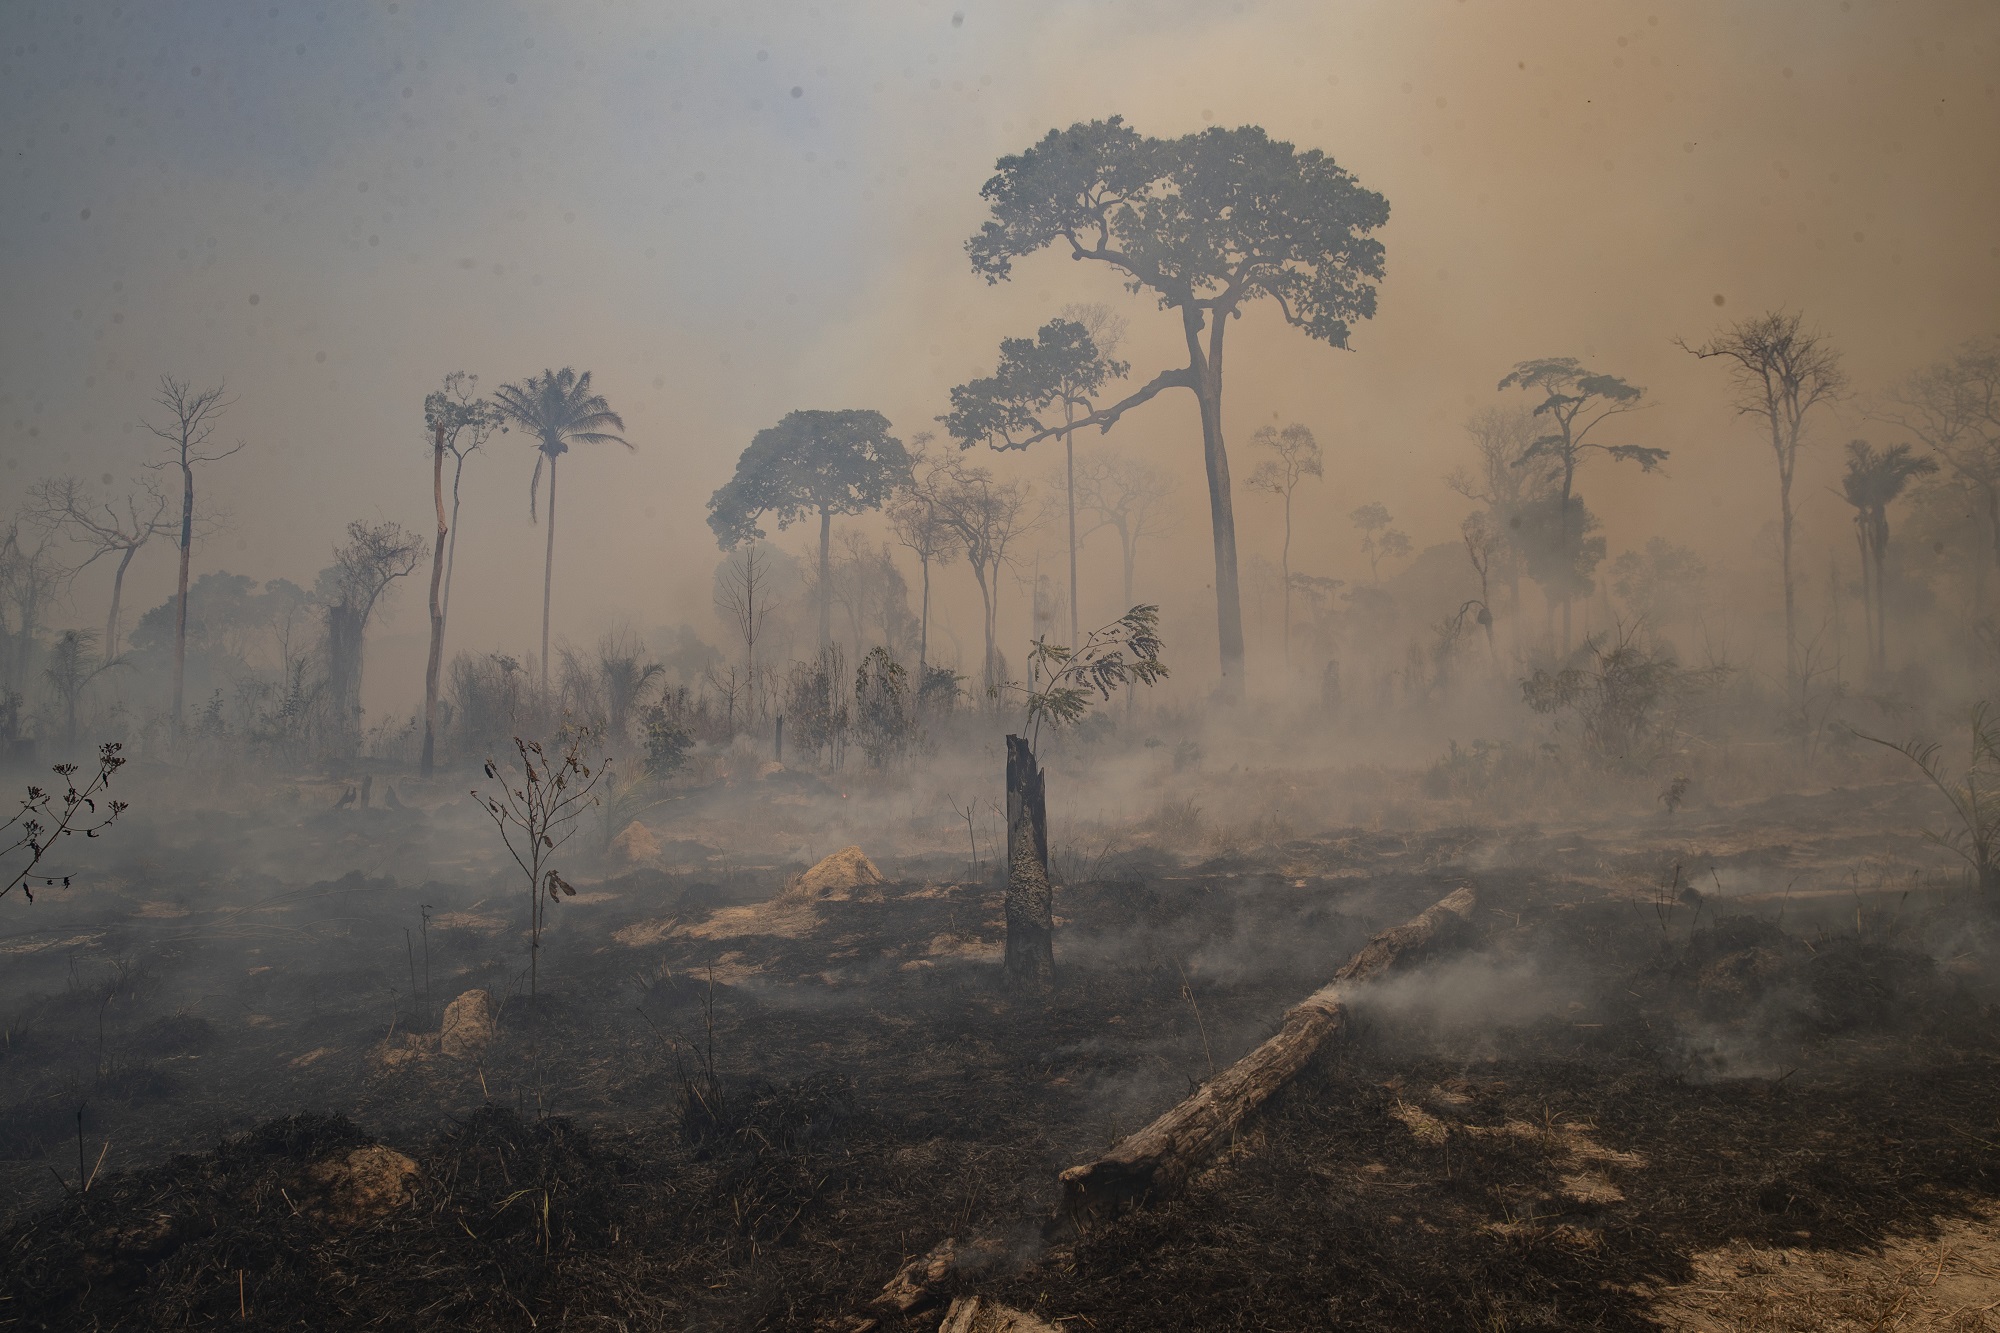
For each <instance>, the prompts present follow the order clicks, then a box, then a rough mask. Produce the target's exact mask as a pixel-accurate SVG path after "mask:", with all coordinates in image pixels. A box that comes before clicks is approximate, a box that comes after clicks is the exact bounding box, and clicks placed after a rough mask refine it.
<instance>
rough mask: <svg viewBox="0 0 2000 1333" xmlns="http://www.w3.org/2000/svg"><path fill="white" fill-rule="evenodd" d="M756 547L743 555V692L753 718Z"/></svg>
mask: <svg viewBox="0 0 2000 1333" xmlns="http://www.w3.org/2000/svg"><path fill="white" fill-rule="evenodd" d="M755 552H756V548H755V547H751V548H750V550H749V551H746V552H745V553H744V556H743V606H744V615H743V692H744V693H745V694H747V695H749V696H750V706H749V708H748V709H747V710H746V711H747V712H748V714H749V716H750V717H751V718H752V719H753V720H754V719H755V718H756V716H757V583H758V580H759V575H758V573H757V562H756V559H755Z"/></svg>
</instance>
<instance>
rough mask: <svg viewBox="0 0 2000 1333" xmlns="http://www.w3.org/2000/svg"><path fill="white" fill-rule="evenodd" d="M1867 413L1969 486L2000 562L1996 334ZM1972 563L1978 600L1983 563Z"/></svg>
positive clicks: (1919, 375) (1999, 359)
mask: <svg viewBox="0 0 2000 1333" xmlns="http://www.w3.org/2000/svg"><path fill="white" fill-rule="evenodd" d="M1871 415H1873V416H1874V417H1876V419H1878V420H1881V421H1886V422H1888V423H1889V424H1891V425H1894V426H1897V427H1900V428H1901V429H1903V430H1905V431H1907V432H1909V434H1911V435H1913V436H1915V437H1916V439H1917V440H1919V441H1920V442H1921V443H1922V444H1923V445H1924V446H1925V447H1926V448H1928V449H1930V450H1931V451H1932V452H1933V453H1935V454H1936V455H1937V456H1938V457H1939V458H1941V459H1943V460H1944V464H1945V466H1946V467H1948V468H1950V469H1951V470H1952V472H1953V473H1954V474H1956V475H1957V476H1958V477H1959V478H1960V479H1962V480H1963V481H1964V482H1965V483H1966V484H1967V485H1968V486H1970V487H1971V488H1972V490H1973V492H1974V493H1975V494H1976V495H1977V496H1978V497H1979V501H1980V508H1981V510H1982V512H1981V514H1980V518H1981V519H1982V520H1983V521H1984V523H1985V525H1986V538H1987V541H1988V542H1989V543H1991V548H1992V552H1991V553H1992V561H1993V563H1994V564H2000V338H1990V337H1989V338H1974V339H1973V340H1971V341H1970V342H1967V343H1965V344H1964V345H1963V346H1961V347H1960V348H1959V349H1958V350H1957V351H1955V352H1953V353H1952V354H1951V355H1950V356H1948V357H1946V358H1945V359H1943V360H1942V361H1938V362H1935V363H1934V364H1932V365H1929V366H1926V367H1924V368H1923V369H1922V370H1919V371H1917V372H1915V373H1914V374H1912V375H1909V376H1907V377H1906V378H1904V379H1903V380H1902V382H1900V383H1899V384H1897V385H1896V387H1895V388H1894V389H1893V390H1892V391H1891V392H1890V394H1889V399H1888V402H1887V403H1886V404H1884V405H1883V406H1881V407H1878V408H1877V409H1875V411H1874V412H1873V413H1871ZM1974 568H1975V570H1977V571H1978V577H1979V592H1980V600H1981V602H1982V603H1983V602H1984V600H1985V587H1986V582H1985V571H1986V568H1987V563H1986V562H1985V561H1980V562H1978V563H1977V564H1975V566H1974Z"/></svg>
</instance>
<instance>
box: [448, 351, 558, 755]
mask: <svg viewBox="0 0 2000 1333" xmlns="http://www.w3.org/2000/svg"><path fill="white" fill-rule="evenodd" d="M478 387H479V377H478V376H477V375H468V374H466V373H465V372H464V371H462V370H455V371H453V372H452V373H451V374H449V375H446V376H445V377H444V388H442V389H439V390H435V391H433V392H432V393H429V394H426V395H425V396H424V424H425V425H426V426H428V427H429V428H430V434H431V496H432V499H433V501H434V503H435V505H436V508H437V541H436V543H435V544H434V545H433V547H432V549H431V601H430V613H431V650H430V656H429V657H428V658H426V659H425V662H424V753H423V761H422V765H421V769H420V771H421V774H422V776H424V777H429V776H430V775H431V772H432V770H433V769H434V767H435V765H436V760H437V702H438V678H439V676H440V675H441V674H442V670H443V666H444V624H445V616H446V615H447V613H448V610H449V607H450V605H451V567H452V557H453V556H454V555H455V554H456V553H457V551H458V485H459V480H460V479H461V478H462V477H464V475H465V460H466V459H467V458H469V457H471V455H472V453H473V451H474V450H476V449H478V448H479V446H480V445H482V444H484V443H485V442H486V439H487V437H488V436H489V435H491V434H492V433H493V432H494V431H495V430H504V429H505V427H504V426H502V425H501V418H500V413H499V410H498V409H497V408H495V407H494V406H493V404H491V403H489V402H487V401H486V400H485V399H484V398H478V397H475V396H474V395H473V390H475V389H476V388H478ZM446 454H450V455H451V458H452V470H451V512H450V513H449V515H447V514H446V512H445V507H444V459H445V455H446ZM550 522H551V524H553V523H554V518H553V516H551V518H550Z"/></svg>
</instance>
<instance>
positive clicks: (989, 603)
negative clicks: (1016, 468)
mask: <svg viewBox="0 0 2000 1333" xmlns="http://www.w3.org/2000/svg"><path fill="white" fill-rule="evenodd" d="M931 494H932V496H933V498H934V499H935V501H936V503H937V507H938V513H939V515H940V517H942V518H943V520H944V522H945V523H946V524H947V525H949V526H950V528H951V530H952V532H953V533H955V534H956V535H957V537H958V544H959V547H960V549H962V550H963V551H964V552H965V561H966V563H967V564H968V565H970V566H971V567H972V577H973V580H974V581H975V582H976V583H978V585H979V601H980V606H981V608H982V610H983V614H982V616H981V618H980V627H981V629H982V630H983V631H984V633H985V640H986V652H985V657H984V658H983V659H982V661H981V665H980V684H981V686H982V687H983V688H984V690H985V691H986V694H987V697H988V698H995V697H997V696H996V695H995V693H994V692H995V691H996V690H998V689H999V688H1000V686H1001V685H1002V684H1003V683H1004V682H1003V681H1002V680H1001V679H1000V675H1001V672H1000V658H999V654H998V652H997V650H996V649H995V648H994V636H995V631H996V630H997V628H998V621H999V615H1000V571H1001V570H1002V569H1004V568H1006V566H1007V562H1008V560H1009V558H1010V555H1009V552H1010V550H1011V548H1012V546H1013V544H1014V540H1015V539H1016V538H1017V537H1019V536H1020V535H1021V534H1022V533H1023V532H1025V531H1027V530H1028V528H1029V527H1030V526H1031V524H1032V517H1031V513H1030V508H1029V496H1028V489H1027V487H1025V486H1023V485H1021V483H1019V482H1014V481H1007V482H1000V481H995V480H994V479H993V473H992V472H991V471H990V470H988V469H986V468H983V467H974V466H971V465H968V464H967V463H965V462H964V461H962V460H961V459H957V458H953V459H950V460H948V461H947V462H945V463H944V464H943V465H941V466H940V467H939V468H938V469H937V471H936V472H935V473H934V474H933V487H932V491H931Z"/></svg>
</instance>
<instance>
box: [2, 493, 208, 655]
mask: <svg viewBox="0 0 2000 1333" xmlns="http://www.w3.org/2000/svg"><path fill="white" fill-rule="evenodd" d="M29 504H30V508H31V509H32V511H33V512H34V513H35V514H36V516H37V517H38V518H40V519H41V521H42V522H44V523H47V524H49V525H50V526H52V527H54V528H55V529H56V530H58V531H60V532H61V533H63V534H64V535H65V536H67V537H68V538H69V539H70V540H71V541H74V542H77V543H80V544H81V545H83V546H84V547H85V548H86V549H87V550H88V551H89V555H87V556H86V557H85V558H84V560H83V563H82V564H80V565H78V566H77V567H76V568H77V572H79V573H81V572H82V571H83V570H86V569H88V568H90V567H91V566H92V565H94V564H96V563H97V562H98V561H99V560H101V559H103V558H105V557H106V556H113V555H115V556H117V557H118V564H117V567H116V569H115V571H114V572H113V573H112V576H111V610H110V611H109V613H107V614H106V616H105V617H104V640H103V643H104V656H105V657H106V658H107V659H109V658H114V657H116V656H118V642H119V623H118V610H119V605H120V602H121V601H122V599H123V597H124V592H125V571H126V570H127V569H129V568H131V566H132V558H133V557H134V556H136V555H138V554H139V551H140V548H142V547H143V546H145V544H146V543H147V542H149V541H151V540H152V539H153V538H155V537H158V536H161V535H162V534H164V533H168V532H171V531H173V524H172V523H171V522H170V521H169V520H168V519H167V516H166V515H167V497H166V495H165V493H163V492H162V491H161V490H160V488H159V485H158V483H156V482H154V481H152V480H151V479H148V480H147V481H146V483H145V484H144V485H143V486H142V487H140V488H139V489H138V490H135V491H130V492H128V493H127V494H125V495H124V496H123V497H122V498H120V499H118V500H99V499H98V498H97V497H95V496H94V495H92V494H91V492H90V489H89V488H88V487H87V486H85V485H84V483H83V482H82V481H81V480H79V479H78V478H76V477H51V478H48V479H47V480H45V481H41V482H38V483H37V484H36V486H35V488H34V490H33V492H32V493H31V498H30V502H29Z"/></svg>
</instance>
